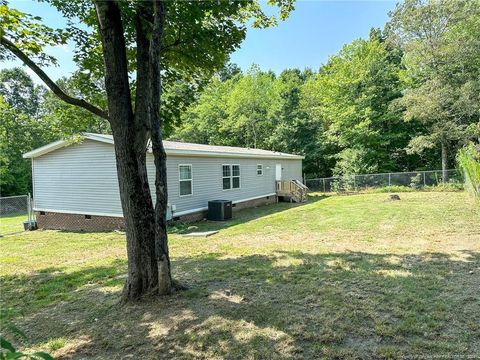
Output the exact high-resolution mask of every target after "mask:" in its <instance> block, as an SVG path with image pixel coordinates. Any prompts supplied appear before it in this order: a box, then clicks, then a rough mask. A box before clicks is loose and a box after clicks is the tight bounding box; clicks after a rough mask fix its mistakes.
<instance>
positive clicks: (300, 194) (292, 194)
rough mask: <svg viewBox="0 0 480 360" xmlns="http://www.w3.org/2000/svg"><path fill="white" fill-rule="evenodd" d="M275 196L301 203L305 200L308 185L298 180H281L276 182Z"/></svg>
mask: <svg viewBox="0 0 480 360" xmlns="http://www.w3.org/2000/svg"><path fill="white" fill-rule="evenodd" d="M276 188H277V196H278V197H280V198H283V200H286V201H290V202H296V203H301V202H305V201H307V195H308V187H306V186H305V185H304V184H303V183H302V182H301V181H299V180H282V181H277V182H276Z"/></svg>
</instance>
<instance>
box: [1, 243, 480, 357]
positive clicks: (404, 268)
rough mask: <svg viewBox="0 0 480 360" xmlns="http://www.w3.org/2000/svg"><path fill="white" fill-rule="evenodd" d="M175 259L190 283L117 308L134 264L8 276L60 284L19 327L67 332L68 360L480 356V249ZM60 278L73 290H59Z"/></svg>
mask: <svg viewBox="0 0 480 360" xmlns="http://www.w3.org/2000/svg"><path fill="white" fill-rule="evenodd" d="M173 267H174V271H175V274H176V277H177V278H178V279H179V280H180V281H181V282H183V283H187V284H188V285H189V286H190V290H188V291H184V292H180V293H177V294H174V295H172V296H169V297H161V298H155V299H147V300H145V301H143V302H141V303H138V304H132V305H127V306H119V305H118V298H119V295H120V291H121V286H120V285H121V283H122V279H120V278H119V277H118V275H119V272H121V270H122V269H123V271H125V264H124V263H120V262H118V263H114V264H112V266H111V267H106V268H93V269H89V270H86V271H79V272H74V273H69V274H66V275H65V274H64V275H62V274H58V271H57V270H56V269H55V268H51V269H46V270H45V271H43V272H42V273H41V276H42V277H36V276H37V275H35V276H32V277H30V279H28V277H18V278H15V277H14V276H12V277H9V278H7V279H5V278H2V279H1V281H2V283H3V282H4V281H8V283H9V284H10V285H9V288H8V291H9V292H13V293H15V292H20V293H21V292H22V291H24V290H23V289H24V288H25V287H27V288H28V289H30V290H32V289H37V288H41V287H45V286H47V287H49V286H50V285H51V286H50V287H51V288H52V290H51V294H52V297H49V298H42V297H41V294H42V292H37V291H33V292H32V294H31V296H32V297H33V298H34V300H35V301H34V302H33V303H35V304H36V305H41V306H35V307H34V308H33V309H34V310H35V311H30V310H29V309H25V311H24V313H25V317H24V318H23V319H22V320H21V322H20V325H21V327H22V328H24V329H25V330H27V334H28V335H29V336H30V339H31V341H32V343H33V344H38V343H42V342H45V341H47V340H48V339H50V338H59V337H66V338H68V339H70V345H68V346H66V347H65V349H62V350H60V351H59V352H58V353H57V355H58V356H59V357H60V358H62V357H64V358H67V357H68V358H70V357H71V358H122V357H123V358H130V357H131V358H138V359H140V358H155V359H156V358H172V359H173V358H175V359H177V358H229V359H244V358H261V359H290V358H311V359H314V358H319V357H320V358H321V357H323V358H338V359H348V358H352V359H353V358H395V357H399V356H407V357H408V356H426V355H429V356H430V355H432V354H437V355H442V356H445V354H455V355H456V356H458V355H465V356H467V355H469V356H472V355H475V354H478V353H479V352H480V325H479V324H480V299H479V298H478V284H479V280H480V279H479V273H478V271H479V269H480V253H478V252H468V251H464V252H459V253H458V254H457V257H455V258H453V257H451V256H450V255H448V254H443V253H423V254H416V255H398V254H371V253H363V252H350V253H329V254H308V253H303V252H284V251H278V252H276V253H275V255H272V256H262V255H253V256H245V257H239V258H223V257H221V256H220V255H215V254H213V255H212V254H208V255H205V256H200V257H186V258H180V259H175V261H174V263H173ZM59 276H60V277H62V276H64V277H65V278H64V280H62V281H60V283H65V284H66V286H63V285H62V286H63V287H60V288H57V284H58V283H59V279H61V278H59ZM62 291H63V292H70V293H71V297H69V298H67V299H61V301H57V300H58V299H56V298H55V297H54V294H55V293H62ZM14 295H15V294H9V296H8V298H7V300H8V299H12V296H14ZM37 302H38V303H37ZM33 303H30V304H33ZM28 304H29V303H28V302H26V303H25V305H26V306H28ZM6 305H7V306H11V304H10V303H9V301H7V303H6ZM17 306H24V305H22V303H18V304H17ZM40 308H41V309H40Z"/></svg>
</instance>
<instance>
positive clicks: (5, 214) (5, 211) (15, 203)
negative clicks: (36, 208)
mask: <svg viewBox="0 0 480 360" xmlns="http://www.w3.org/2000/svg"><path fill="white" fill-rule="evenodd" d="M32 220H33V211H32V199H31V197H30V195H19V196H7V197H0V236H3V235H8V234H12V233H16V232H20V231H24V230H26V228H25V225H24V222H28V223H27V229H28V224H30V223H31V221H32Z"/></svg>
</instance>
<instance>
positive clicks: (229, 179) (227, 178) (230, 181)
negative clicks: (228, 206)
mask: <svg viewBox="0 0 480 360" xmlns="http://www.w3.org/2000/svg"><path fill="white" fill-rule="evenodd" d="M222 184H223V190H229V189H240V165H222Z"/></svg>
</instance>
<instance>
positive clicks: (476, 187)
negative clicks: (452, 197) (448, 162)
mask: <svg viewBox="0 0 480 360" xmlns="http://www.w3.org/2000/svg"><path fill="white" fill-rule="evenodd" d="M457 162H458V165H459V167H460V169H461V170H462V172H463V174H464V177H465V187H466V188H467V189H468V190H469V191H470V193H471V194H473V196H475V197H476V198H477V199H480V151H479V150H478V149H477V147H476V146H475V145H474V144H473V143H472V142H470V143H469V144H468V145H467V146H465V147H464V148H463V149H461V150H460V151H459V152H458V154H457Z"/></svg>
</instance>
